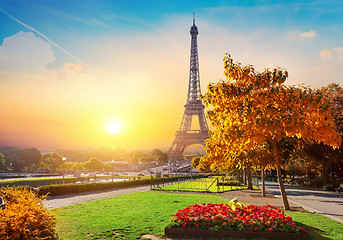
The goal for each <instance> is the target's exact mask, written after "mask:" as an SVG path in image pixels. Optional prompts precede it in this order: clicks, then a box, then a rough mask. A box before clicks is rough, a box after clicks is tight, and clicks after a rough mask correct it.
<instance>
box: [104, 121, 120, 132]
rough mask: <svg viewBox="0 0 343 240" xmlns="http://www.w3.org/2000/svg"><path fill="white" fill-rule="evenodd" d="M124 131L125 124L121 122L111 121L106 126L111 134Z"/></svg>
mask: <svg viewBox="0 0 343 240" xmlns="http://www.w3.org/2000/svg"><path fill="white" fill-rule="evenodd" d="M122 129H123V124H122V123H121V122H120V121H110V122H108V123H107V124H106V130H107V132H108V133H110V134H117V133H119V132H120V131H121V130H122Z"/></svg>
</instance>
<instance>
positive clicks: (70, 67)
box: [60, 63, 82, 72]
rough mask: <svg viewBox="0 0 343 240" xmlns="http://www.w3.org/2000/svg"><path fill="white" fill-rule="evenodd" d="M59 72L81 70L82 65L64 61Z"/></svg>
mask: <svg viewBox="0 0 343 240" xmlns="http://www.w3.org/2000/svg"><path fill="white" fill-rule="evenodd" d="M60 71H61V72H81V71H82V66H81V65H80V64H78V63H65V64H64V66H63V68H62V69H61V70H60Z"/></svg>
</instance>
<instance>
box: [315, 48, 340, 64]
mask: <svg viewBox="0 0 343 240" xmlns="http://www.w3.org/2000/svg"><path fill="white" fill-rule="evenodd" d="M319 56H320V58H321V59H322V60H323V61H325V60H328V59H332V58H333V59H335V60H336V61H338V62H340V61H342V60H343V47H335V48H332V49H331V50H330V49H328V48H323V49H322V50H321V51H320V52H319Z"/></svg>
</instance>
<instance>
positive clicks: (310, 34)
mask: <svg viewBox="0 0 343 240" xmlns="http://www.w3.org/2000/svg"><path fill="white" fill-rule="evenodd" d="M299 36H300V38H304V39H308V38H314V37H316V36H317V33H316V31H313V30H310V31H308V32H302V33H300V34H299Z"/></svg>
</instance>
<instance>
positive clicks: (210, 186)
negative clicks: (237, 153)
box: [151, 176, 259, 192]
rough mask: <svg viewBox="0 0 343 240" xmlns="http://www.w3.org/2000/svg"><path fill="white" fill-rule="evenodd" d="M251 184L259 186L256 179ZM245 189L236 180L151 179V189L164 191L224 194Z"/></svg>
mask: <svg viewBox="0 0 343 240" xmlns="http://www.w3.org/2000/svg"><path fill="white" fill-rule="evenodd" d="M252 184H253V186H255V187H258V186H259V179H258V177H254V178H252ZM243 188H246V186H245V185H243V184H242V183H241V182H240V181H239V180H238V179H237V178H235V177H234V176H230V177H226V178H225V177H224V176H221V177H208V178H206V177H203V176H190V177H182V178H152V179H151V189H159V190H164V191H168V190H170V191H192V192H224V191H231V190H240V189H243Z"/></svg>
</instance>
